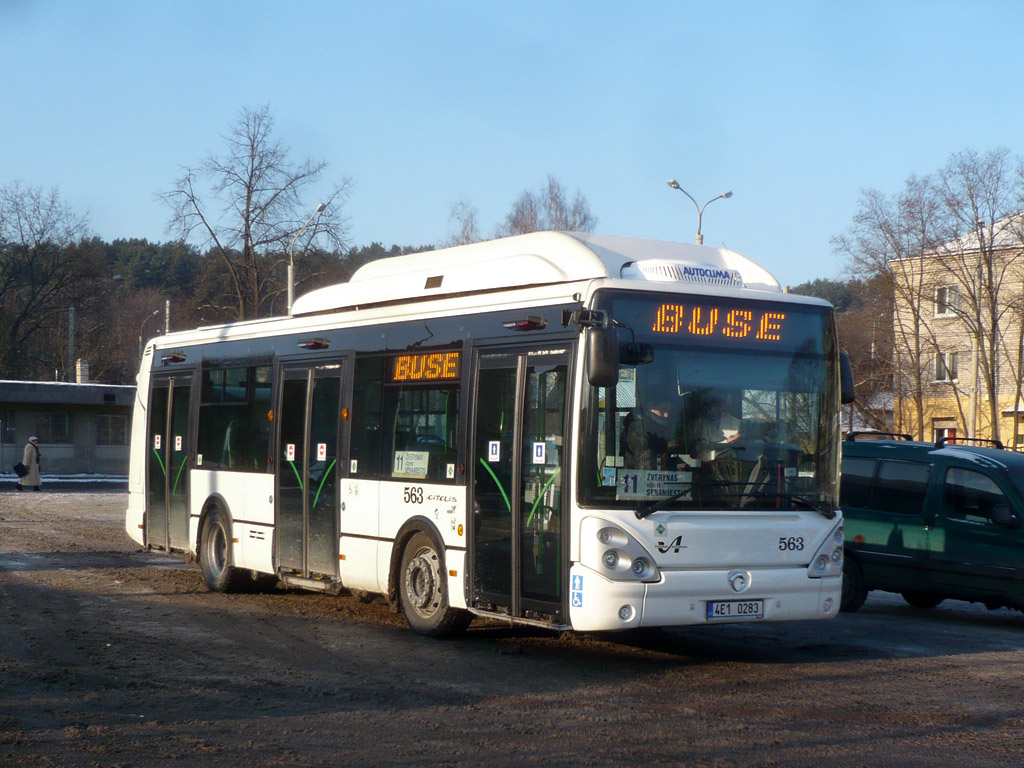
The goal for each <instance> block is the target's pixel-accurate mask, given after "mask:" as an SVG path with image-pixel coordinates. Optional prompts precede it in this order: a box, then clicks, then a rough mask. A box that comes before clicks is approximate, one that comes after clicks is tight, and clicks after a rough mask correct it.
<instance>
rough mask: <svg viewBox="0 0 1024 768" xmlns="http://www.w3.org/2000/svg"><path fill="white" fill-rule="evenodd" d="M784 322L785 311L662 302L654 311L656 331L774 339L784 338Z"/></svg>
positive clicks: (654, 328)
mask: <svg viewBox="0 0 1024 768" xmlns="http://www.w3.org/2000/svg"><path fill="white" fill-rule="evenodd" d="M785 326H786V313H785V312H776V311H764V310H756V309H730V308H728V307H701V306H698V305H685V304H662V305H660V306H659V307H658V311H657V312H656V313H655V316H654V325H653V326H652V327H651V330H652V331H654V333H672V334H684V335H687V336H699V337H719V338H726V339H744V340H746V341H763V342H773V341H782V334H783V331H784V330H785Z"/></svg>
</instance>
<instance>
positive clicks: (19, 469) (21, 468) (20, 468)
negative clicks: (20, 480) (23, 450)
mask: <svg viewBox="0 0 1024 768" xmlns="http://www.w3.org/2000/svg"><path fill="white" fill-rule="evenodd" d="M14 473H15V474H16V475H17V476H18V477H24V476H25V475H27V474H28V467H26V466H25V465H24V464H22V463H21V462H20V461H19V462H18V463H17V464H15V465H14Z"/></svg>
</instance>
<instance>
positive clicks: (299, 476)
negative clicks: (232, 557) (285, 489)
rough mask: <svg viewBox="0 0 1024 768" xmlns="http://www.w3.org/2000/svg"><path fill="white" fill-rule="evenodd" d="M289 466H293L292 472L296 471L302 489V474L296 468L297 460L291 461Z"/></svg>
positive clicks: (296, 477)
mask: <svg viewBox="0 0 1024 768" xmlns="http://www.w3.org/2000/svg"><path fill="white" fill-rule="evenodd" d="M288 466H289V467H291V468H292V472H294V473H295V479H296V480H298V481H299V490H300V491H301V490H302V475H300V474H299V470H298V469H296V468H295V462H294V461H289V462H288Z"/></svg>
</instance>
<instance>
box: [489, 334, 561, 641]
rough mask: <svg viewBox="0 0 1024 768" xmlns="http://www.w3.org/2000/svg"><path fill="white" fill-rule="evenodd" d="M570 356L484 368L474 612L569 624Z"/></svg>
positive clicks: (503, 361)
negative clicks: (565, 564)
mask: <svg viewBox="0 0 1024 768" xmlns="http://www.w3.org/2000/svg"><path fill="white" fill-rule="evenodd" d="M568 370H569V350H568V349H567V348H558V349H535V350H529V351H522V352H518V351H517V352H493V353H492V352H481V353H479V354H478V356H477V358H476V370H475V376H476V382H475V383H476V386H475V390H474V392H475V394H474V398H475V404H474V405H475V409H474V413H475V421H474V423H475V438H474V452H473V454H472V461H473V464H472V466H473V475H472V476H473V485H472V504H471V509H472V516H471V517H472V520H471V523H470V524H471V526H472V531H471V537H472V538H471V545H472V550H471V562H472V567H473V577H472V586H471V588H470V595H469V602H470V605H472V606H474V607H477V608H481V609H484V610H490V611H497V612H501V613H508V614H509V615H512V616H517V617H537V618H547V619H549V620H553V621H555V622H562V621H564V620H565V612H564V611H565V609H564V606H563V594H564V585H563V583H562V582H563V580H564V578H565V574H564V572H563V571H564V569H563V562H564V559H565V557H566V554H565V546H564V539H565V526H564V524H563V523H564V522H565V511H564V510H565V507H564V494H563V488H564V487H565V486H564V484H565V483H566V482H567V479H566V477H565V474H564V469H565V461H566V447H567V445H568V440H567V439H566V422H567V420H566V416H565V408H566V394H567V392H568V391H569V390H568Z"/></svg>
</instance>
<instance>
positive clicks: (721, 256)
mask: <svg viewBox="0 0 1024 768" xmlns="http://www.w3.org/2000/svg"><path fill="white" fill-rule="evenodd" d="M600 278H612V279H627V280H644V281H658V282H672V283H677V284H678V283H689V284H698V285H720V286H733V287H736V288H752V289H756V290H763V291H772V292H780V291H781V288H780V286H779V283H778V281H777V280H776V279H775V278H774V277H772V275H771V274H770V273H769V272H768V271H767V270H765V269H763V268H761V267H759V266H758V265H757V264H755V263H754V262H752V261H750V260H749V259H747V258H745V257H743V256H741V255H740V254H738V253H735V252H734V251H730V250H728V249H726V248H713V247H710V246H703V245H690V244H688V243H674V242H668V241H664V240H646V239H641V238H633V237H617V236H613V235H592V234H586V233H579V232H533V233H531V234H527V235H518V236H516V237H506V238H502V239H500V240H489V241H485V242H481V243H472V244H470V245H460V246H455V247H453V248H444V249H442V250H437V251H425V252H422V253H414V254H408V255H405V256H393V257H391V258H386V259H379V260H378V261H373V262H370V263H369V264H366V265H365V266H363V267H360V268H359V269H358V270H357V271H356V273H355V274H354V275H353V276H352V279H351V280H350V281H349V282H347V283H341V284H339V285H331V286H327V287H325V288H320V289H318V290H315V291H312V292H310V293H307V294H305V295H304V296H300V297H299V298H298V299H296V301H295V304H294V306H293V307H292V314H293V315H313V314H320V313H324V312H335V311H338V310H341V309H347V308H352V307H359V306H370V305H373V304H381V303H385V302H392V301H405V300H409V299H423V298H430V297H435V296H436V297H439V298H440V297H443V296H451V295H458V294H467V293H480V292H486V291H493V290H506V289H509V288H516V287H525V286H531V285H548V284H556V283H572V282H577V281H581V280H593V279H600Z"/></svg>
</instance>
